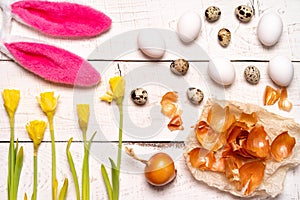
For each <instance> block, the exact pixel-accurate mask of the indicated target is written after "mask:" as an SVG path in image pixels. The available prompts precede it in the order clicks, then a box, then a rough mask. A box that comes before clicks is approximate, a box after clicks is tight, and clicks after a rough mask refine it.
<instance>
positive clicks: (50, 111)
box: [37, 92, 59, 117]
mask: <svg viewBox="0 0 300 200" xmlns="http://www.w3.org/2000/svg"><path fill="white" fill-rule="evenodd" d="M58 98H59V97H54V92H44V93H41V94H40V98H38V97H37V101H38V103H39V104H40V107H41V108H42V110H43V112H44V113H45V114H46V115H47V116H52V117H53V115H54V113H55V109H56V106H57V101H58Z"/></svg>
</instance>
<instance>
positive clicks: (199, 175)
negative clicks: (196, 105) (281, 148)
mask: <svg viewBox="0 0 300 200" xmlns="http://www.w3.org/2000/svg"><path fill="white" fill-rule="evenodd" d="M214 102H215V103H219V104H220V105H221V106H223V107H224V106H226V105H231V106H233V107H234V108H237V109H240V110H241V111H243V112H245V113H248V114H250V113H252V112H256V114H257V116H258V122H257V123H260V124H261V125H263V126H264V129H265V131H266V132H267V134H268V136H269V137H270V139H271V141H273V140H274V139H275V137H276V136H277V135H279V134H280V133H282V132H284V131H288V133H289V135H290V136H292V137H294V138H295V139H296V144H295V146H294V148H293V152H292V154H291V155H290V156H289V157H288V158H286V159H284V160H283V161H281V162H276V161H273V160H268V161H267V162H266V168H265V175H264V179H263V182H262V183H261V185H260V186H259V187H258V188H257V189H256V190H255V191H254V192H252V193H251V194H250V195H248V196H247V197H251V196H260V197H268V196H271V197H275V196H277V195H278V194H280V193H281V192H282V191H283V187H284V179H285V176H286V173H287V171H288V170H289V169H290V168H293V167H296V166H297V165H299V163H300V125H299V124H297V123H296V122H295V121H294V120H293V119H290V118H285V117H282V116H279V115H277V114H274V113H271V112H268V111H267V110H265V109H263V108H261V107H259V106H257V105H253V104H244V103H241V102H233V101H219V100H211V99H209V100H208V101H207V103H206V105H205V106H204V108H203V112H202V114H201V116H200V119H199V120H203V121H206V119H207V114H208V111H209V109H210V107H211V106H212V105H213V103H214ZM195 124H196V123H195ZM196 147H201V145H200V144H199V142H198V141H197V138H196V135H195V133H194V131H193V132H192V133H191V134H190V135H189V136H188V137H187V140H186V142H185V153H184V157H185V161H186V164H187V166H188V168H189V170H190V171H191V173H192V175H193V176H194V177H195V179H196V180H198V181H202V182H204V183H206V184H207V185H209V186H211V187H215V188H217V189H219V190H222V191H226V192H229V193H231V194H233V195H236V196H240V197H245V195H244V192H243V190H242V191H238V190H236V188H235V186H234V185H233V184H232V183H231V182H230V181H229V180H228V179H227V178H226V177H225V174H223V173H218V172H212V171H202V170H199V169H196V168H194V167H192V166H191V163H190V161H189V159H190V158H189V155H188V153H189V152H190V151H191V150H192V149H194V148H196Z"/></svg>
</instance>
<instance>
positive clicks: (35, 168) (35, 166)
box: [31, 148, 37, 200]
mask: <svg viewBox="0 0 300 200" xmlns="http://www.w3.org/2000/svg"><path fill="white" fill-rule="evenodd" d="M36 195H37V148H34V154H33V193H32V197H31V200H36Z"/></svg>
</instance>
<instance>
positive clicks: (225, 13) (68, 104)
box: [0, 0, 300, 200]
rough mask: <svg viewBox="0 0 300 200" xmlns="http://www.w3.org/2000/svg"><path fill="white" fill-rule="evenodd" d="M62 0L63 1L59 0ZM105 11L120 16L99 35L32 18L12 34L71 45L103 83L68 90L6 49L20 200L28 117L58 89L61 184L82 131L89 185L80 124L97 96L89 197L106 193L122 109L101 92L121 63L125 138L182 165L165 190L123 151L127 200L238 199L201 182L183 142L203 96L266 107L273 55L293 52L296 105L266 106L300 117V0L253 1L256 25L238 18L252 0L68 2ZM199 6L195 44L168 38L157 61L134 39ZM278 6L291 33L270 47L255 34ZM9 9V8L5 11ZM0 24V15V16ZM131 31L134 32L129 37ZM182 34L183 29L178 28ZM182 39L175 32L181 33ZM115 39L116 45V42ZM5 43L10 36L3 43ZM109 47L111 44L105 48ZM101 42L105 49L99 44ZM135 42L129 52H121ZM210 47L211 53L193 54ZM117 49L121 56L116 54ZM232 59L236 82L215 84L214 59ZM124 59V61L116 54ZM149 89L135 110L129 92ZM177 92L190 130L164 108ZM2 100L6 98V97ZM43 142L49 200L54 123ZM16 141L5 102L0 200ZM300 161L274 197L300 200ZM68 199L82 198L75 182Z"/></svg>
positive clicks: (26, 177) (0, 79)
mask: <svg viewBox="0 0 300 200" xmlns="http://www.w3.org/2000/svg"><path fill="white" fill-rule="evenodd" d="M58 1H63V0H58ZM69 2H75V3H81V4H85V5H88V6H91V7H93V8H95V9H98V10H100V11H102V12H104V13H105V14H107V15H108V16H110V17H111V18H112V20H113V24H112V27H111V29H110V30H109V31H108V32H106V33H104V34H102V35H100V36H98V37H94V38H86V39H79V40H71V39H68V38H64V39H62V38H53V37H50V36H47V35H44V34H42V33H39V32H36V31H34V30H32V29H30V28H28V27H26V26H24V25H21V24H19V23H17V22H16V21H13V26H12V32H11V33H12V35H22V36H24V37H29V38H32V39H34V40H40V41H43V42H45V43H47V44H51V45H55V46H57V47H61V48H64V49H66V50H69V51H71V52H73V53H75V54H77V55H79V56H82V57H84V58H86V59H88V60H89V62H90V63H91V64H92V65H93V66H94V67H95V68H97V69H98V70H99V71H100V72H101V74H102V81H101V83H100V84H99V85H98V86H96V87H94V88H90V89H79V88H73V87H64V86H61V85H57V84H53V83H49V82H46V81H44V80H42V79H41V78H39V77H37V76H35V75H33V74H32V73H30V72H28V71H26V70H24V69H23V68H21V67H20V66H18V65H17V64H16V63H14V62H12V61H10V60H9V59H7V58H6V57H5V56H4V55H2V54H0V70H1V73H0V90H1V91H2V90H3V89H4V88H17V89H20V90H21V101H20V105H19V108H18V110H17V114H16V135H15V137H16V138H18V139H19V141H21V142H20V144H21V145H22V146H24V148H25V158H24V166H23V171H22V175H21V180H20V187H19V193H18V199H22V198H23V195H24V192H27V194H28V196H29V197H30V195H31V192H32V185H33V171H32V170H33V159H32V150H33V146H32V144H31V141H30V139H29V138H28V136H27V133H26V131H25V124H26V123H27V122H28V121H29V120H33V119H44V120H46V117H45V115H44V114H43V113H42V111H41V109H40V108H39V106H38V104H37V101H36V96H38V95H39V93H40V92H44V91H54V92H55V94H56V95H59V96H60V98H59V104H58V107H57V111H56V114H55V120H54V123H55V124H54V127H55V138H56V141H57V144H56V146H57V170H58V171H57V176H58V180H59V186H60V187H61V185H62V183H63V179H64V178H65V177H68V178H69V180H71V174H70V171H69V166H68V163H67V158H66V155H65V148H66V145H67V141H68V139H69V138H70V137H73V138H74V143H73V144H72V146H71V151H72V154H73V156H74V162H75V166H76V168H77V170H78V176H79V181H80V182H81V167H82V165H81V163H82V157H83V145H82V142H81V141H82V136H81V133H80V131H79V128H78V123H77V116H76V112H75V105H76V104H77V103H89V104H90V105H91V110H92V112H91V113H92V114H91V120H90V124H89V130H88V132H89V136H90V135H91V134H92V133H93V132H94V131H97V135H96V138H95V143H93V145H92V151H91V159H90V183H91V199H95V200H98V199H107V196H106V192H105V187H104V184H103V181H102V177H101V172H100V165H101V163H104V164H106V165H107V166H109V165H108V157H112V158H115V156H116V147H117V143H116V141H117V139H118V138H117V129H118V112H117V109H116V107H114V106H109V105H108V104H107V103H104V102H100V101H99V97H100V96H101V95H102V94H104V93H105V91H106V90H107V89H108V88H109V86H108V80H109V78H110V77H111V76H113V75H118V74H119V70H118V68H117V65H118V64H119V66H120V69H121V71H122V74H123V75H125V78H126V80H127V87H126V97H125V100H124V107H125V126H124V137H123V139H124V141H125V145H128V146H131V147H133V148H134V149H135V150H136V152H137V153H138V154H139V156H141V157H143V158H145V159H147V158H149V157H150V156H151V155H153V154H154V153H155V152H158V151H164V152H167V153H168V154H170V155H171V156H172V157H173V159H174V160H175V164H176V167H177V170H178V175H177V178H176V180H175V181H174V182H173V183H172V184H170V185H167V186H166V187H163V188H154V187H151V186H150V185H149V184H147V183H146V181H145V179H144V177H143V174H142V172H143V165H141V164H140V163H137V162H136V161H133V160H132V159H131V158H129V157H128V156H126V155H125V154H124V156H123V158H122V159H123V160H122V170H123V171H122V173H121V195H120V196H121V198H120V199H156V198H157V199H172V200H174V199H199V198H205V199H217V200H219V199H238V198H236V197H233V196H231V195H229V194H226V193H223V192H220V191H217V190H215V189H211V188H209V187H207V186H206V185H205V184H203V183H199V182H197V181H195V180H194V178H193V177H192V176H191V174H190V172H189V171H188V169H187V167H186V166H185V162H184V160H183V157H182V153H183V147H184V143H183V142H184V141H185V138H186V136H187V135H188V134H189V133H190V132H191V131H192V128H191V126H192V125H194V124H195V123H196V121H197V119H198V117H199V115H200V114H201V111H202V107H203V104H204V102H205V101H206V100H207V98H209V97H213V98H220V99H223V98H225V99H227V100H237V101H243V102H248V103H253V104H257V105H260V106H263V92H264V89H265V86H266V85H270V86H272V87H276V86H275V85H274V83H273V82H272V81H271V80H270V78H269V76H268V74H267V65H268V61H269V59H270V58H272V57H273V56H275V55H286V56H288V57H289V58H290V59H291V60H292V61H293V65H294V68H295V74H294V79H293V81H292V83H291V85H290V86H289V87H288V95H289V99H290V101H291V102H292V103H293V106H294V107H293V109H292V110H291V112H284V111H281V110H279V109H278V107H277V105H273V106H268V107H265V108H266V109H267V110H268V111H270V112H274V113H276V114H279V115H282V116H285V117H289V118H294V119H295V121H296V122H298V123H300V103H299V102H300V101H299V100H300V92H299V88H300V37H299V35H300V12H299V6H300V2H299V0H255V1H254V8H255V12H256V13H255V16H254V18H253V19H252V20H251V22H250V23H248V24H243V23H240V22H239V21H238V20H237V19H236V17H235V16H234V9H235V7H237V6H238V5H240V4H247V5H250V0H249V1H244V0H243V1H242V0H236V1H220V0H211V1H205V0H186V1H176V0H152V1H148V0H140V1H137V0H126V1H123V0H110V1H109V0H85V1H81V0H70V1H69ZM211 5H216V6H218V7H220V9H221V10H222V16H221V18H220V20H219V21H217V22H215V23H208V22H207V21H206V20H205V19H204V10H205V9H206V8H207V7H208V6H211ZM187 10H194V11H196V12H198V13H199V14H200V15H201V18H202V29H201V33H200V35H199V37H198V38H197V40H196V41H195V44H193V45H189V46H186V45H184V44H180V43H176V45H177V44H179V45H177V46H176V45H174V43H172V42H174V41H175V40H176V41H177V42H179V40H178V38H171V39H170V38H165V39H166V43H167V48H169V49H171V50H173V49H176V51H168V52H167V53H166V55H165V56H164V57H163V59H162V60H161V61H153V60H149V58H147V57H145V56H144V55H143V54H142V53H141V52H140V51H139V50H138V49H137V45H136V36H137V34H138V30H139V29H143V28H158V29H161V30H168V31H171V32H173V33H174V31H176V23H177V20H178V18H179V17H180V15H181V14H182V13H184V12H185V11H187ZM270 11H274V12H276V13H278V14H279V15H280V16H281V17H282V20H283V23H284V27H283V33H282V36H281V38H280V41H279V42H278V44H276V45H275V46H274V47H272V48H265V47H263V46H262V45H261V44H260V43H259V41H258V39H257V36H256V27H257V23H258V21H259V19H260V17H261V16H262V15H263V14H264V13H267V12H270ZM0 13H1V12H0ZM0 23H1V21H0ZM223 27H226V28H229V29H230V30H231V33H232V41H231V43H230V45H229V46H228V47H227V48H222V47H221V46H220V45H219V44H218V41H217V32H218V30H219V29H220V28H223ZM129 31H133V33H134V34H130V37H129V38H130V39H128V40H125V39H124V35H125V36H126V33H128V32H129ZM174 34H175V36H176V33H174ZM173 36H174V35H173ZM111 39H115V40H114V42H113V43H109V42H110V40H111ZM0 41H1V42H3V41H2V40H0ZM104 45H106V46H104ZM99 46H100V47H101V50H100V51H97V49H96V47H99ZM124 46H125V47H127V46H129V47H130V48H131V49H126V48H125V50H124V49H122V48H121V47H124ZM198 49H202V50H203V51H204V52H205V53H206V55H202V54H201V55H199V54H197V53H194V54H192V53H190V52H191V51H192V52H193V51H195V50H198ZM116 56H117V57H116ZM212 56H224V57H227V58H229V59H231V60H232V64H233V65H234V67H235V70H236V79H235V82H234V84H233V85H231V86H230V87H226V88H223V87H220V86H218V85H216V84H215V83H214V82H213V81H212V80H211V79H210V78H209V77H208V75H207V71H206V68H207V62H208V59H209V57H212ZM179 57H185V58H188V59H190V60H192V61H193V62H190V64H191V67H190V70H189V73H188V74H187V75H186V76H184V77H178V76H175V75H173V74H172V73H171V72H170V70H169V65H170V62H171V60H174V59H177V58H179ZM115 59H118V60H119V61H116V60H115ZM248 65H255V66H256V67H258V68H259V70H260V72H261V80H260V82H259V84H258V85H250V84H248V83H247V82H246V81H245V79H244V75H243V71H244V69H245V67H246V66H248ZM139 86H142V87H144V88H146V89H147V91H148V93H149V101H148V103H147V105H145V106H143V107H136V106H135V105H134V104H133V102H132V101H131V100H130V98H129V94H130V91H131V90H132V89H134V88H135V87H139ZM190 86H193V87H199V88H201V89H202V90H203V92H204V94H205V99H204V102H203V103H202V104H201V105H200V106H192V105H191V104H190V103H189V102H188V100H187V98H186V89H187V88H188V87H190ZM170 90H175V91H177V92H178V94H179V102H178V103H179V105H180V107H181V108H182V110H183V119H184V124H183V125H184V128H185V129H184V130H183V131H180V132H170V131H169V130H168V129H167V128H166V125H167V123H168V120H169V119H168V118H166V117H165V116H163V115H162V114H161V112H160V104H159V102H160V99H161V97H162V95H163V94H164V93H165V92H167V91H170ZM0 104H3V100H2V98H0ZM43 141H44V142H43V143H42V145H41V146H40V148H39V160H38V166H39V169H38V170H39V178H38V180H39V183H38V199H50V198H49V197H50V196H51V147H50V146H51V144H50V134H49V130H48V129H47V130H46V134H45V137H44V140H43ZM8 146H9V123H8V117H7V115H6V113H5V110H4V107H3V106H2V107H0V152H1V156H0V164H1V166H2V170H0V193H1V194H2V197H1V199H4V200H5V199H7V196H6V178H7V151H8ZM299 170H300V169H299V167H298V168H296V169H294V170H291V171H289V172H288V174H287V177H286V180H285V187H284V191H283V193H282V194H281V195H279V196H278V197H277V198H276V199H280V200H281V199H282V200H283V199H295V200H296V199H300V187H299V184H298V182H299V178H298V177H299V174H300V171H299ZM69 183H70V185H69V191H68V199H71V200H73V199H75V190H74V184H73V181H69Z"/></svg>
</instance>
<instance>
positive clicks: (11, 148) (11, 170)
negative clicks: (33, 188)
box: [8, 116, 17, 200]
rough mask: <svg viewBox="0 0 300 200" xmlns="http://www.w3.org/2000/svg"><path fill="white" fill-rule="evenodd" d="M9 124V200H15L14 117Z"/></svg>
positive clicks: (10, 118)
mask: <svg viewBox="0 0 300 200" xmlns="http://www.w3.org/2000/svg"><path fill="white" fill-rule="evenodd" d="M9 124H10V143H9V158H8V160H9V166H8V167H9V168H8V174H9V176H8V178H9V180H8V182H9V184H8V189H9V191H8V193H9V194H8V195H9V199H11V200H15V199H16V198H17V197H16V194H15V191H14V171H15V155H16V153H15V118H14V116H12V117H9Z"/></svg>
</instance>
